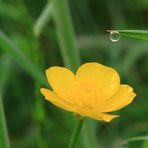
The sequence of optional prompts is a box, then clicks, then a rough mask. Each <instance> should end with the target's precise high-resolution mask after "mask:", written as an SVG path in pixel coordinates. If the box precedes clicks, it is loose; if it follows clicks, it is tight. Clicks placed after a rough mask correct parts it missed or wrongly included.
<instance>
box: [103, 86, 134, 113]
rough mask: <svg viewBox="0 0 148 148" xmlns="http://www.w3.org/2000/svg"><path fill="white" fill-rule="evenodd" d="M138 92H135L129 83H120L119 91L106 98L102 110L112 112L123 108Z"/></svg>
mask: <svg viewBox="0 0 148 148" xmlns="http://www.w3.org/2000/svg"><path fill="white" fill-rule="evenodd" d="M135 96H136V94H135V93H134V92H133V88H132V87H130V86H128V85H120V87H119V90H118V91H117V93H116V94H115V95H114V96H112V97H111V98H109V99H108V100H106V102H105V103H104V106H103V109H102V112H112V111H116V110H119V109H121V108H123V107H124V106H126V105H128V104H130V103H131V102H132V101H133V99H134V97H135Z"/></svg>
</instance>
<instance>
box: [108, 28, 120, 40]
mask: <svg viewBox="0 0 148 148" xmlns="http://www.w3.org/2000/svg"><path fill="white" fill-rule="evenodd" d="M109 38H110V40H111V41H113V42H117V41H119V39H120V34H119V32H118V31H111V32H110V36H109Z"/></svg>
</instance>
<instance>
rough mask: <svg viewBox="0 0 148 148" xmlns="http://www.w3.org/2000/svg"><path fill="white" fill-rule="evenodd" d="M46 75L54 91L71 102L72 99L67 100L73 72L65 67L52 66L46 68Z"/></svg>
mask: <svg viewBox="0 0 148 148" xmlns="http://www.w3.org/2000/svg"><path fill="white" fill-rule="evenodd" d="M46 75H47V79H48V82H49V84H50V85H51V87H52V88H53V90H54V92H56V93H57V94H58V96H60V97H62V98H63V99H65V100H67V101H69V102H71V101H72V100H69V91H70V89H71V87H72V84H73V82H74V74H73V73H72V72H71V71H70V70H69V69H67V68H64V67H58V66H53V67H51V68H49V69H47V70H46Z"/></svg>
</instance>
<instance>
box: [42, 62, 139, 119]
mask: <svg viewBox="0 0 148 148" xmlns="http://www.w3.org/2000/svg"><path fill="white" fill-rule="evenodd" d="M46 75H47V79H48V82H49V84H50V85H51V87H52V88H53V91H51V90H49V89H45V88H41V93H42V94H43V95H44V96H45V99H46V100H48V101H50V102H51V103H53V104H54V105H56V106H58V107H60V108H62V109H64V110H67V111H70V112H73V113H76V114H79V115H81V116H83V117H90V118H94V119H96V120H103V121H106V122H109V121H111V120H112V119H113V118H116V117H118V115H111V114H109V113H108V112H113V111H116V110H119V109H121V108H123V107H124V106H126V105H128V104H129V103H131V102H132V100H133V98H134V97H135V96H136V94H135V93H134V92H133V89H132V87H130V86H128V85H126V84H120V78H119V75H118V73H117V72H116V71H115V70H114V69H113V68H110V67H107V66H104V65H102V64H98V63H95V62H90V63H86V64H83V65H82V66H80V68H79V69H78V70H77V72H76V74H75V75H74V74H73V73H72V72H71V71H70V70H69V69H67V68H64V67H58V66H53V67H51V68H49V69H47V70H46Z"/></svg>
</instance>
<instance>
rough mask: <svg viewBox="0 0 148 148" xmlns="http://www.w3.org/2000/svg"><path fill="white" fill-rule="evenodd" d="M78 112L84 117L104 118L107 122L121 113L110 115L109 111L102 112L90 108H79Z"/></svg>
mask: <svg viewBox="0 0 148 148" xmlns="http://www.w3.org/2000/svg"><path fill="white" fill-rule="evenodd" d="M76 112H77V113H78V114H79V115H81V116H83V117H89V118H92V119H95V120H102V121H105V122H110V121H111V120H112V119H113V118H117V117H119V115H110V114H108V113H100V112H98V111H97V110H89V109H84V108H77V110H76Z"/></svg>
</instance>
